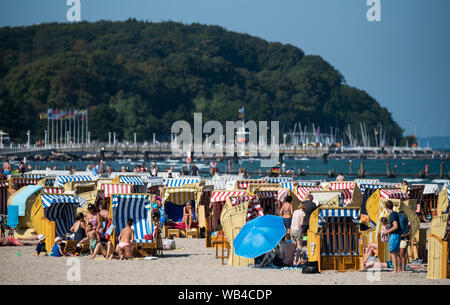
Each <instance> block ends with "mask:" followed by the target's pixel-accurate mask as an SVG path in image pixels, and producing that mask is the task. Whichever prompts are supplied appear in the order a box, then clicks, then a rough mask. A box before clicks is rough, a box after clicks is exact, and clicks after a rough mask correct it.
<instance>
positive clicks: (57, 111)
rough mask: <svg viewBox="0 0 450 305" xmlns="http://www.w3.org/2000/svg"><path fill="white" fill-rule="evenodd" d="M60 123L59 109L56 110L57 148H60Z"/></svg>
mask: <svg viewBox="0 0 450 305" xmlns="http://www.w3.org/2000/svg"><path fill="white" fill-rule="evenodd" d="M58 122H59V110H58V108H56V123H55V124H56V147H58V144H59V127H58Z"/></svg>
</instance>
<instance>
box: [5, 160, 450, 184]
mask: <svg viewBox="0 0 450 305" xmlns="http://www.w3.org/2000/svg"><path fill="white" fill-rule="evenodd" d="M349 161H350V160H328V163H327V164H324V163H323V161H322V160H321V159H312V160H294V159H285V160H284V163H285V164H286V170H288V169H292V170H294V171H295V173H297V171H298V170H299V169H300V170H301V169H305V171H306V172H309V173H325V174H326V173H328V171H329V170H333V169H334V170H335V171H336V173H339V172H342V173H344V174H346V173H350V162H349ZM194 162H195V164H196V165H197V167H198V168H199V170H200V171H209V165H208V164H207V163H209V160H204V159H201V160H194ZM361 162H364V165H365V170H366V172H367V173H368V174H367V177H366V178H377V179H380V180H382V181H390V182H399V181H402V180H403V178H404V177H403V176H402V175H408V174H409V175H415V176H414V177H406V179H407V180H408V181H410V182H413V183H430V182H431V181H432V180H433V179H418V178H417V175H418V173H419V171H420V170H424V169H425V165H426V164H428V166H429V173H430V174H433V175H439V173H440V164H441V163H444V165H445V170H444V173H445V174H444V175H445V176H448V173H449V171H450V161H448V160H391V161H390V164H391V170H394V171H395V175H396V177H395V178H386V177H380V176H377V174H385V173H386V160H352V172H353V173H354V174H356V173H357V172H358V170H359V168H360V164H361ZM91 163H92V162H88V161H75V162H67V161H64V162H63V161H61V162H59V161H55V162H29V163H28V164H30V165H31V166H32V167H33V169H35V168H39V167H40V168H41V169H45V166H46V165H47V164H49V165H50V166H51V167H53V166H54V165H57V167H58V169H64V168H67V169H69V167H70V166H72V165H74V166H76V168H77V170H85V169H86V167H87V165H88V164H91ZM155 163H156V165H157V166H158V167H159V170H160V171H165V170H166V169H168V168H169V167H170V166H174V170H175V171H179V170H181V169H182V168H183V166H186V163H185V162H184V161H180V160H170V159H168V160H165V161H155ZM105 164H107V165H110V166H111V167H112V168H113V170H114V171H120V169H121V168H122V166H126V167H128V169H129V170H130V171H132V170H133V168H134V167H135V166H136V165H142V164H145V165H146V166H147V168H149V167H151V164H152V162H144V161H143V160H129V159H128V160H115V161H107V162H105ZM227 164H228V162H227V161H223V162H218V163H217V168H218V169H219V171H220V172H221V173H225V172H226V170H227ZM13 165H17V163H13ZM239 167H242V168H245V169H246V170H247V171H248V172H258V171H259V170H261V171H262V173H261V175H252V177H254V178H256V177H262V176H266V174H264V173H265V172H266V171H267V170H270V168H268V167H261V162H260V160H257V159H254V160H251V159H250V160H239V164H236V165H235V166H234V169H235V170H236V171H237V170H238V168H239ZM202 176H208V174H202ZM355 178H356V177H355V176H349V177H348V179H347V180H354V179H355ZM447 178H448V177H447ZM301 179H304V180H307V179H328V180H330V179H329V178H328V177H327V176H326V175H310V176H302V177H301ZM444 179H446V178H444Z"/></svg>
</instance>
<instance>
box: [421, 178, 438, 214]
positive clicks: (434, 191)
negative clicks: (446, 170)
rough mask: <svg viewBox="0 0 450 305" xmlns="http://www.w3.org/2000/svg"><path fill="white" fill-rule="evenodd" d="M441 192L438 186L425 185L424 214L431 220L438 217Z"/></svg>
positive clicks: (423, 197)
mask: <svg viewBox="0 0 450 305" xmlns="http://www.w3.org/2000/svg"><path fill="white" fill-rule="evenodd" d="M440 191H441V188H440V187H439V185H438V184H425V187H424V190H423V194H422V203H423V213H424V214H425V217H428V218H429V219H432V218H433V217H435V216H437V215H438V212H437V211H438V210H437V206H438V200H439V192H440Z"/></svg>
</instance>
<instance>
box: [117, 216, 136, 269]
mask: <svg viewBox="0 0 450 305" xmlns="http://www.w3.org/2000/svg"><path fill="white" fill-rule="evenodd" d="M132 225H133V219H128V220H127V226H126V227H125V228H123V229H122V232H120V235H119V244H118V245H117V248H116V251H117V253H118V254H119V257H120V260H123V259H124V257H125V258H126V259H129V258H133V243H134V231H133V229H132V228H131V226H132Z"/></svg>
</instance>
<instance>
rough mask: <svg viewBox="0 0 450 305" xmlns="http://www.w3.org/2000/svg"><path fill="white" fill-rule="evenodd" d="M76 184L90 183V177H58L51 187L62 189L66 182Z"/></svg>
mask: <svg viewBox="0 0 450 305" xmlns="http://www.w3.org/2000/svg"><path fill="white" fill-rule="evenodd" d="M72 181H75V182H78V181H92V176H83V175H68V176H58V177H57V178H56V180H55V183H54V185H53V186H55V187H63V186H64V184H66V183H68V182H72Z"/></svg>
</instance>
